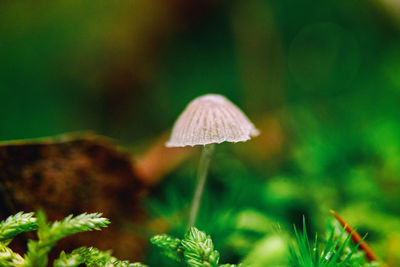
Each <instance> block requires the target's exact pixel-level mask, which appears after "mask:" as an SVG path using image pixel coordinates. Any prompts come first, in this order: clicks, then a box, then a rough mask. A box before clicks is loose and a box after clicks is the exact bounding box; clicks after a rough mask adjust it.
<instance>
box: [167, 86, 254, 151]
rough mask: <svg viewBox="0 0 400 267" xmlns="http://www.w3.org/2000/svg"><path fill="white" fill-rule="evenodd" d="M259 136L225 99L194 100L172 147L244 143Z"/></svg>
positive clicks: (176, 127)
mask: <svg viewBox="0 0 400 267" xmlns="http://www.w3.org/2000/svg"><path fill="white" fill-rule="evenodd" d="M258 134H259V132H258V130H257V129H256V128H255V127H254V125H253V124H252V123H251V122H250V120H249V119H248V118H247V117H246V115H245V114H244V113H243V112H242V111H241V110H240V109H239V108H238V107H237V106H235V105H234V104H233V103H232V102H230V101H229V100H228V99H226V98H225V97H224V96H222V95H216V94H208V95H204V96H200V97H198V98H196V99H194V100H193V101H192V102H190V103H189V105H188V106H187V107H186V109H185V110H184V111H183V112H182V114H181V115H180V116H179V118H178V120H177V121H176V122H175V125H174V127H173V130H172V134H171V137H170V139H169V141H168V142H167V143H166V146H168V147H182V146H195V145H207V144H213V143H217V144H219V143H222V142H235V143H236V142H243V141H247V140H249V139H250V138H251V137H253V136H257V135H258Z"/></svg>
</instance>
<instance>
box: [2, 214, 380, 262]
mask: <svg viewBox="0 0 400 267" xmlns="http://www.w3.org/2000/svg"><path fill="white" fill-rule="evenodd" d="M109 223H110V222H109V221H108V220H107V219H106V218H102V217H101V214H98V213H92V214H81V215H78V216H75V217H73V216H68V217H66V218H65V219H64V220H62V221H59V222H58V221H56V222H53V223H48V222H47V221H46V217H45V214H44V213H43V212H40V211H39V212H38V214H37V218H35V217H34V214H33V213H22V212H19V213H17V214H15V215H13V216H10V217H8V218H7V219H6V220H4V221H2V222H1V223H0V233H1V239H0V266H4V267H7V266H10V267H12V266H17V267H45V266H47V264H48V253H49V252H50V250H51V249H52V247H53V246H54V245H55V244H56V242H57V241H58V240H60V239H61V238H64V237H66V236H69V235H72V234H75V233H79V232H84V231H91V230H101V228H104V227H107V225H108V224H109ZM34 230H37V235H38V240H37V241H34V240H29V241H28V251H27V253H26V254H25V255H24V256H21V255H19V254H17V253H14V252H13V251H12V250H11V249H10V248H8V247H7V245H8V244H9V243H10V242H11V241H12V239H13V238H14V237H15V236H17V235H18V234H21V233H24V232H29V231H34ZM338 233H339V234H338ZM294 234H295V240H293V241H295V243H293V244H291V245H290V248H289V254H288V255H287V257H288V258H289V259H290V266H293V267H318V266H320V267H344V266H354V267H355V266H365V267H368V266H369V267H371V266H379V265H380V264H379V263H378V262H372V263H370V262H368V261H367V260H366V257H365V255H364V253H363V252H361V251H357V248H358V245H359V244H356V245H354V244H351V241H350V238H351V236H350V235H346V232H345V231H344V230H343V229H341V228H340V227H337V226H336V227H334V226H331V227H330V234H329V237H328V238H327V239H326V240H325V241H323V242H320V241H319V239H318V237H317V235H315V240H314V242H313V243H312V244H310V241H309V238H308V235H307V229H306V224H305V220H304V219H303V231H302V233H300V232H299V231H298V230H297V229H296V227H295V228H294ZM360 242H361V241H360ZM151 243H153V244H154V245H155V246H157V247H159V248H160V249H161V253H162V254H164V255H165V256H167V257H168V258H170V259H171V260H174V261H175V262H176V264H178V265H179V266H188V267H218V266H219V267H228V266H230V267H235V266H237V267H239V266H246V265H248V264H244V265H242V264H237V265H236V264H220V263H219V261H220V253H219V252H218V251H217V250H216V249H215V248H214V244H213V241H212V240H211V237H210V236H209V235H207V234H206V233H204V232H202V231H199V230H198V229H197V228H195V227H192V228H191V229H190V230H189V231H188V232H187V233H186V234H185V236H184V238H183V239H179V238H175V237H171V236H169V235H166V234H162V235H156V236H154V237H152V238H151ZM266 253H268V251H266ZM82 264H84V265H85V266H88V267H95V266H106V267H113V266H114V267H145V265H144V264H141V263H130V262H129V261H119V260H117V259H116V258H115V257H113V256H111V253H110V252H109V251H100V250H98V249H96V248H93V247H81V248H77V249H75V250H73V251H72V252H71V253H65V252H64V251H62V252H61V254H60V256H59V258H58V259H56V260H55V261H54V267H77V266H81V265H82Z"/></svg>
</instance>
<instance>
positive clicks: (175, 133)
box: [166, 94, 259, 229]
mask: <svg viewBox="0 0 400 267" xmlns="http://www.w3.org/2000/svg"><path fill="white" fill-rule="evenodd" d="M258 134H259V131H258V130H257V129H256V128H255V127H254V125H253V124H252V123H251V122H250V120H249V119H248V118H247V116H246V115H245V114H244V113H243V112H242V111H241V110H240V109H239V108H238V107H237V106H235V105H234V104H233V103H232V102H230V101H229V100H228V99H226V98H225V97H224V96H222V95H217V94H207V95H203V96H200V97H197V98H196V99H194V100H193V101H192V102H190V103H189V105H188V106H187V107H186V109H185V110H184V111H183V112H182V114H181V115H180V116H179V118H178V119H177V121H176V122H175V124H174V127H173V129H172V133H171V137H170V139H169V141H168V142H167V143H166V146H167V147H184V146H196V145H203V151H202V154H201V158H200V162H199V168H198V173H197V185H196V189H195V193H194V197H193V202H192V206H191V209H190V218H189V223H188V229H190V228H191V227H192V226H194V223H195V221H196V217H197V213H198V210H199V207H200V202H201V197H202V195H203V191H204V185H205V182H206V178H207V171H208V167H209V164H210V160H211V155H212V153H213V151H214V144H220V143H222V142H234V143H236V142H245V141H247V140H249V139H250V138H251V137H254V136H257V135H258Z"/></svg>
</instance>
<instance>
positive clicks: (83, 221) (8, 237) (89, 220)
mask: <svg viewBox="0 0 400 267" xmlns="http://www.w3.org/2000/svg"><path fill="white" fill-rule="evenodd" d="M109 223H110V222H109V221H108V219H106V218H102V217H101V214H99V213H92V214H86V213H84V214H80V215H78V216H75V217H73V216H72V215H70V216H68V217H66V218H65V219H64V220H62V221H56V222H53V223H49V222H47V221H46V217H45V214H44V213H43V212H40V211H39V212H38V213H37V217H36V218H35V217H34V214H33V213H22V212H19V213H17V214H15V215H13V216H10V217H8V218H7V219H6V220H4V221H2V222H1V223H0V266H4V267H8V266H9V267H46V266H47V263H48V254H49V252H50V250H51V249H52V248H53V246H54V245H55V244H56V242H57V241H58V240H60V239H62V238H64V237H67V236H69V235H72V234H76V233H80V232H85V231H91V230H100V229H101V228H104V227H107V225H108V224H109ZM33 230H37V236H38V240H29V241H28V250H27V252H26V254H25V255H24V256H21V255H19V254H17V253H14V252H13V251H12V250H11V249H10V248H8V247H7V245H8V244H9V243H10V242H11V241H12V239H13V238H14V237H15V236H17V235H18V234H21V233H24V232H29V231H33ZM80 264H86V266H91V267H94V266H107V267H113V266H115V267H128V266H137V267H139V266H144V265H141V264H139V263H129V262H128V261H118V260H117V259H115V258H114V257H112V256H111V254H110V252H107V251H106V252H103V251H99V250H97V249H95V248H85V247H82V248H78V249H76V250H74V251H72V252H71V253H70V254H66V253H65V252H62V253H61V255H60V257H59V259H57V260H55V262H54V266H55V267H62V266H63V267H67V266H68V267H75V266H80Z"/></svg>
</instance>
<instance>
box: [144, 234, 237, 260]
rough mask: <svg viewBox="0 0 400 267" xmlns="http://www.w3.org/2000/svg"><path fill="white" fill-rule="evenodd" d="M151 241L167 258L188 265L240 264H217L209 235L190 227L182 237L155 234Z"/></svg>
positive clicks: (216, 252) (217, 258) (216, 254)
mask: <svg viewBox="0 0 400 267" xmlns="http://www.w3.org/2000/svg"><path fill="white" fill-rule="evenodd" d="M151 242H152V243H153V244H154V245H156V246H158V247H160V248H161V249H162V253H163V254H165V255H167V256H168V257H169V258H171V259H173V260H175V261H177V262H178V263H181V264H183V265H184V266H189V267H211V266H212V267H216V266H225V267H227V266H232V267H234V266H241V265H235V264H222V265H219V252H218V251H217V250H214V244H213V242H212V240H211V237H210V236H209V235H206V234H205V233H204V232H202V231H199V230H198V229H197V228H195V227H192V228H191V229H190V231H188V232H187V233H186V234H185V237H184V239H182V240H179V239H178V238H174V237H171V236H169V235H165V234H164V235H157V236H154V237H153V238H151Z"/></svg>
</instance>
